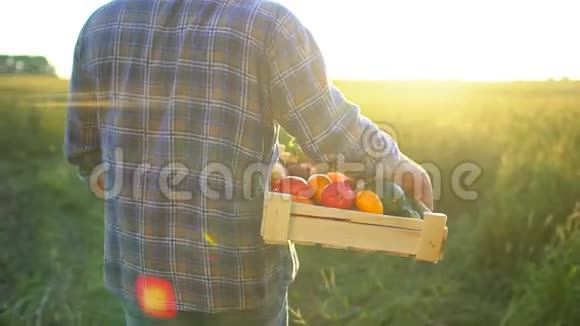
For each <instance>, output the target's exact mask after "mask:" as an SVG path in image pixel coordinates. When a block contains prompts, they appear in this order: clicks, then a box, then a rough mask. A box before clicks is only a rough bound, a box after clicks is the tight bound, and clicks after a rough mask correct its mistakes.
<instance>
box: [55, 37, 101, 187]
mask: <svg viewBox="0 0 580 326" xmlns="http://www.w3.org/2000/svg"><path fill="white" fill-rule="evenodd" d="M81 50H82V43H81V38H79V41H78V42H77V45H76V47H75V53H74V59H73V70H72V76H71V81H70V90H69V97H68V108H67V115H66V127H65V139H64V152H65V155H66V158H67V160H68V162H69V163H71V164H73V165H75V166H77V167H78V169H79V174H80V176H81V178H83V179H85V178H87V177H88V176H90V174H91V172H92V171H93V169H94V168H95V167H96V166H97V165H99V164H100V163H101V161H102V155H101V142H100V135H99V128H98V115H97V114H98V111H97V110H98V103H97V99H96V96H95V93H96V89H95V83H94V80H93V77H92V76H91V75H90V74H89V73H88V72H87V70H86V69H85V67H84V65H83V63H82V58H81Z"/></svg>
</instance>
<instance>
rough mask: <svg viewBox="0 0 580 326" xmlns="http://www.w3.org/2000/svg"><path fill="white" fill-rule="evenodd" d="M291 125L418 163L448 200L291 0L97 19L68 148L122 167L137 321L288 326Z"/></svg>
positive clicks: (120, 258) (115, 264)
mask: <svg viewBox="0 0 580 326" xmlns="http://www.w3.org/2000/svg"><path fill="white" fill-rule="evenodd" d="M279 125H281V126H283V127H284V128H285V129H286V130H288V131H289V132H290V133H291V134H292V135H293V136H295V137H296V139H297V141H298V143H299V144H300V145H301V147H302V149H303V150H304V151H305V153H306V154H307V155H308V156H309V157H310V158H312V159H313V160H315V161H320V162H329V161H332V160H333V159H335V158H336V157H338V155H343V158H344V160H345V161H347V162H362V163H364V164H365V166H366V167H367V168H369V169H372V170H374V169H381V170H383V171H387V173H389V174H391V175H392V174H393V171H395V170H396V169H397V168H400V167H404V168H405V170H406V171H410V172H411V173H413V175H415V176H416V178H415V181H419V182H417V183H416V184H417V185H420V187H415V189H416V190H422V191H417V192H416V193H417V197H418V198H419V199H421V200H423V201H424V202H425V203H426V204H428V205H429V206H432V197H431V187H430V183H429V178H428V176H427V174H426V173H425V171H424V170H423V169H421V168H420V167H419V166H418V165H416V164H414V163H412V162H411V161H409V160H408V159H406V158H405V157H404V156H403V155H402V154H400V153H399V150H398V148H397V145H396V144H395V142H394V141H393V140H392V139H391V138H390V137H388V136H387V135H386V134H384V133H382V132H380V131H379V130H378V128H377V127H376V126H375V125H374V124H373V123H371V122H370V121H369V120H368V119H367V118H365V117H363V116H362V115H361V114H360V112H359V109H358V107H357V106H355V105H354V104H352V103H349V102H347V101H346V99H345V98H344V97H343V95H342V94H341V93H340V92H339V91H338V90H337V89H336V88H335V87H334V86H332V85H331V83H330V82H329V81H328V79H327V76H326V70H325V65H324V61H323V58H322V55H321V53H320V51H319V48H318V47H317V45H316V43H315V41H314V39H313V37H312V35H311V34H310V33H309V31H308V30H307V29H306V28H305V27H304V26H303V25H302V24H301V23H300V22H299V20H298V19H297V18H296V17H295V16H294V15H293V14H292V13H291V12H289V11H288V10H287V9H286V8H284V7H283V6H281V5H280V4H277V3H274V2H270V1H260V0H238V1H235V0H231V1H227V0H182V1H179V0H174V1H172V0H165V1H161V0H152V1H142V0H116V1H112V2H110V3H109V4H107V5H105V6H104V7H102V8H100V9H99V10H97V11H96V12H95V13H94V14H93V15H92V16H91V17H90V18H89V20H88V22H87V23H86V25H85V26H84V28H83V29H82V31H81V33H80V36H79V38H78V42H77V45H76V50H75V55H74V67H73V74H72V79H71V101H70V106H69V111H68V115H67V130H66V140H65V151H66V155H67V157H68V159H69V161H70V162H71V163H72V164H74V165H77V166H78V167H79V169H80V173H81V175H82V176H84V177H89V176H90V175H91V173H93V171H94V169H95V167H97V166H99V165H101V164H102V165H103V167H104V169H105V170H106V173H105V174H104V175H105V178H104V184H105V188H106V189H108V195H107V196H106V198H105V267H104V283H105V285H106V287H107V288H108V289H110V290H111V291H113V293H115V294H117V295H119V296H120V297H122V298H123V302H124V307H125V312H126V319H127V324H128V325H150V324H151V325H152V324H155V325H177V324H179V323H183V324H187V325H198V324H204V323H205V324H207V325H222V324H223V325H286V324H287V318H288V316H287V314H288V313H287V299H286V298H287V289H288V284H289V283H290V282H291V281H292V280H293V279H294V277H295V274H296V271H297V268H298V265H297V263H298V262H297V259H296V253H295V251H294V248H293V246H292V245H291V244H289V245H288V246H266V245H264V243H263V240H262V239H261V237H260V231H259V230H260V220H261V209H262V203H263V193H264V188H265V185H267V184H268V175H269V169H270V168H271V166H272V165H273V164H274V163H275V162H276V160H277V158H278V155H279V151H278V147H277V144H276V143H277V130H278V126H279ZM371 138H372V139H371ZM370 140H372V142H371V143H372V144H373V145H375V146H372V148H370V149H369V148H366V147H367V145H368V144H369V141H370ZM377 144H379V145H380V146H379V147H378V148H377V146H376V145H377ZM248 171H251V172H252V171H253V172H257V174H258V175H259V176H261V177H260V178H259V182H254V181H253V180H254V179H252V178H251V176H252V175H254V174H256V173H248ZM249 184H250V185H251V187H250V188H251V189H250V190H251V191H249V192H248V191H247V187H248V185H249ZM155 284H157V285H155ZM172 312H174V313H172Z"/></svg>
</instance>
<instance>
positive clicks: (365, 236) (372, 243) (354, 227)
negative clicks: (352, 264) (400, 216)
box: [288, 216, 421, 255]
mask: <svg viewBox="0 0 580 326" xmlns="http://www.w3.org/2000/svg"><path fill="white" fill-rule="evenodd" d="M420 237H421V232H419V231H415V230H404V229H395V228H383V227H377V226H374V225H366V224H355V223H349V222H346V221H336V220H330V219H329V220H324V219H317V218H308V217H302V216H293V217H292V218H291V219H290V229H289V233H288V239H289V240H291V241H296V242H311V243H318V244H321V245H328V246H335V247H342V248H345V247H356V248H359V249H363V250H364V249H366V250H380V251H392V252H396V253H400V254H404V255H415V254H416V253H417V248H418V245H419V239H420Z"/></svg>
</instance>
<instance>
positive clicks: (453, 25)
mask: <svg viewBox="0 0 580 326" xmlns="http://www.w3.org/2000/svg"><path fill="white" fill-rule="evenodd" d="M278 1H279V2H280V3H282V4H284V5H285V6H287V7H289V8H290V9H291V10H292V11H294V12H295V13H296V14H297V16H298V17H299V18H300V19H301V20H302V21H303V22H304V24H305V25H306V26H307V27H308V28H310V29H311V30H312V32H313V34H314V36H315V37H316V40H317V41H318V43H319V45H320V47H321V49H322V51H323V53H324V55H325V58H326V61H327V65H328V71H329V74H330V75H331V77H333V78H338V79H391V80H392V79H435V80H544V79H548V78H555V79H560V78H563V77H570V78H580V61H579V60H577V58H579V57H580V45H578V42H575V39H576V38H577V36H576V32H577V31H578V30H580V20H578V19H577V18H576V17H575V16H576V13H577V12H579V10H578V9H579V8H578V7H579V5H578V4H577V3H576V2H575V1H570V0H550V1H548V0H540V1H533V2H532V1H521V0H511V1H500V0H487V1H483V0H479V1H459V0H440V1H422V0H407V1H391V0H385V1H377V0H357V1H356V2H355V1H331V0H316V1H311V0H278ZM106 2H108V1H106V0H90V1H79V2H70V1H65V0H55V1H50V2H46V1H39V0H33V1H26V2H16V1H11V2H10V4H9V6H10V10H3V11H2V12H0V27H1V28H2V29H3V30H18V31H19V32H18V33H5V34H3V36H2V42H0V53H6V54H32V55H34V54H37V55H45V56H47V57H48V59H49V60H50V61H51V62H52V63H53V64H54V65H55V66H56V68H57V71H58V74H59V75H60V76H62V77H68V76H69V75H70V70H71V58H72V51H73V48H74V43H75V40H76V36H77V34H78V31H79V30H80V28H81V26H82V25H83V23H84V21H85V20H86V18H88V16H89V15H90V13H91V12H92V11H93V10H95V9H96V8H98V7H99V6H101V5H102V4H104V3H106ZM31 4H32V5H33V6H34V7H35V10H34V11H32V12H30V10H26V9H27V8H28V7H30V6H31ZM49 11H50V12H56V13H57V14H56V15H45V14H44V13H46V12H49ZM14 12H22V13H24V12H26V19H23V17H21V15H18V14H17V15H15V14H14ZM30 21H33V22H34V24H30V23H29V22H30ZM39 25H41V26H43V28H42V30H41V31H39V30H38V29H37V28H36V26H39Z"/></svg>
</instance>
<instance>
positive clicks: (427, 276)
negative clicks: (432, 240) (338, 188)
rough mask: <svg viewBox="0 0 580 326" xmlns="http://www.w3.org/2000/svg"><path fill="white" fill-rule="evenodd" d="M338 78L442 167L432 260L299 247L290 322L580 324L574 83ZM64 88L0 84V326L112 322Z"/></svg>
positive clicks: (579, 119)
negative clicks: (68, 148)
mask: <svg viewBox="0 0 580 326" xmlns="http://www.w3.org/2000/svg"><path fill="white" fill-rule="evenodd" d="M336 83H337V85H338V86H339V88H340V89H341V90H343V91H344V92H345V94H346V95H347V98H349V99H350V100H351V101H353V102H356V103H358V104H359V105H360V106H361V108H362V111H363V112H364V113H365V114H367V115H368V116H370V117H371V118H372V119H373V120H375V121H377V122H380V123H381V125H388V126H389V130H391V131H394V135H396V138H397V139H398V141H399V144H400V146H401V149H402V150H403V151H404V152H405V153H406V154H407V155H409V156H410V157H412V158H414V159H416V160H417V161H419V162H422V163H428V164H431V165H433V166H436V167H437V168H438V169H439V171H441V180H442V182H441V191H440V195H441V196H440V199H439V200H438V201H437V202H436V206H437V210H438V211H442V212H445V213H446V214H448V216H449V218H450V220H449V228H450V235H449V241H448V242H447V249H446V253H445V259H444V260H443V261H441V262H440V263H439V264H437V265H424V264H417V263H415V262H413V261H410V260H408V259H403V258H397V257H388V256H384V255H381V254H361V253H353V252H347V251H340V250H329V249H321V248H311V247H299V248H298V250H299V255H300V259H301V269H300V272H299V274H298V277H297V279H296V281H295V283H294V284H293V285H292V287H291V292H290V304H291V307H292V320H293V324H296V325H365V326H366V325H371V326H372V325H404V326H407V325H486V326H487V325H579V324H580V309H579V303H580V232H578V231H577V229H578V227H579V225H580V207H579V206H577V205H578V203H580V83H577V82H542V83H540V82H538V83H524V82H522V83H454V82H448V83H435V82H421V83H418V82H415V83H411V82H397V83H395V82H346V81H338V82H336ZM66 89H67V82H66V81H60V80H57V79H51V78H40V77H0V130H1V132H0V149H1V151H2V156H1V157H2V159H1V160H0V179H1V180H2V182H0V217H1V219H0V233H1V235H0V247H1V248H2V249H1V250H0V325H65V326H66V325H83V326H84V325H122V321H123V318H122V314H121V310H120V307H119V306H118V304H117V302H116V301H115V300H112V299H113V298H112V297H111V296H110V295H109V294H108V293H107V292H105V290H104V289H103V288H102V285H101V258H102V237H103V230H102V226H103V220H102V208H101V202H100V201H99V200H97V199H96V198H94V197H93V196H92V195H91V194H90V193H89V191H88V190H87V189H86V186H85V185H84V184H83V183H82V182H81V181H80V180H79V179H78V178H77V177H76V175H75V171H74V170H72V169H71V168H70V167H69V166H67V164H66V163H65V161H64V159H63V154H62V138H63V136H62V134H63V126H64V113H65V111H64V101H65V99H66ZM465 163H472V164H475V165H476V166H478V167H480V168H481V171H482V174H481V176H480V177H479V178H477V179H476V180H473V183H471V184H470V182H468V181H469V180H466V179H465V178H463V179H461V178H460V179H459V181H458V182H459V183H460V184H463V187H464V188H466V189H468V190H470V191H475V192H476V193H477V198H476V199H474V200H466V199H465V196H463V195H461V194H458V193H457V191H454V189H453V187H452V180H453V175H454V171H457V167H458V166H461V164H465Z"/></svg>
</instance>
